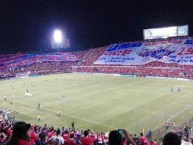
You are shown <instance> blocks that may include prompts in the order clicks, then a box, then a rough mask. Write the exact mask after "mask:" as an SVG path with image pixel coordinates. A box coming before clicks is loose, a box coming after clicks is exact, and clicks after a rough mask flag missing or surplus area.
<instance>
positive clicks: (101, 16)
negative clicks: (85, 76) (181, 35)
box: [0, 0, 193, 54]
mask: <svg viewBox="0 0 193 145" xmlns="http://www.w3.org/2000/svg"><path fill="white" fill-rule="evenodd" d="M185 24H188V25H189V31H190V33H189V34H190V36H192V35H193V0H1V2H0V53H1V54H2V53H15V52H18V51H22V52H26V51H28V52H29V51H38V50H39V49H49V48H50V47H51V46H50V39H51V34H52V32H53V30H54V29H55V28H60V29H62V30H63V31H64V32H65V33H66V36H67V37H68V38H69V39H70V41H71V48H70V49H71V50H83V49H88V48H91V47H93V48H95V47H99V46H104V45H107V44H111V43H117V42H125V41H137V40H142V39H143V29H146V28H157V27H165V26H173V25H185Z"/></svg>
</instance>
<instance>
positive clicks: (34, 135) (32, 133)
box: [30, 131, 38, 145]
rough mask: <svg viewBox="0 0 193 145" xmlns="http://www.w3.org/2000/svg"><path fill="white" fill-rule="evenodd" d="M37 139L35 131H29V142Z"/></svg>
mask: <svg viewBox="0 0 193 145" xmlns="http://www.w3.org/2000/svg"><path fill="white" fill-rule="evenodd" d="M37 140H38V135H37V134H36V133H35V132H33V131H32V132H31V136H30V141H31V144H32V145H33V144H35V142H36V141H37Z"/></svg>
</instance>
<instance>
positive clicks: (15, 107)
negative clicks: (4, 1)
mask: <svg viewBox="0 0 193 145" xmlns="http://www.w3.org/2000/svg"><path fill="white" fill-rule="evenodd" d="M56 33H57V34H56ZM56 35H57V36H56ZM60 35H62V32H60V31H59V30H57V32H55V33H54V39H55V38H56V40H51V45H52V52H51V51H50V52H46V51H45V52H41V51H36V52H33V53H32V52H25V53H24V52H18V53H8V54H0V102H1V103H0V144H1V143H2V144H3V145H4V143H5V142H7V141H8V143H9V137H10V138H11V137H12V134H14V125H15V124H17V123H18V122H20V121H24V122H26V123H27V125H30V127H29V126H28V127H29V128H28V130H30V131H31V136H32V137H31V136H30V145H39V142H41V140H42V137H41V135H40V134H41V133H42V132H46V135H45V137H44V138H46V141H44V142H45V144H50V145H51V144H54V145H55V144H56V143H55V142H51V143H50V142H49V141H50V139H52V137H53V136H55V135H61V136H62V137H63V140H64V142H65V143H64V142H63V143H61V145H62V144H65V145H66V144H67V145H68V144H69V145H71V144H72V142H71V143H69V138H70V135H71V134H73V136H75V137H73V138H75V141H76V144H73V145H84V144H83V143H82V142H83V141H82V140H81V137H82V136H83V135H85V134H84V132H85V131H88V132H89V133H88V134H89V135H87V136H89V137H95V133H96V134H97V136H96V137H95V138H94V139H95V140H92V142H91V144H89V145H92V144H93V145H106V144H108V143H109V138H110V135H109V132H111V131H112V130H118V132H119V133H120V134H121V135H123V134H124V137H123V138H122V139H124V141H122V143H123V144H125V145H126V144H132V145H135V144H133V143H132V141H130V138H129V137H127V134H126V133H123V132H124V130H127V131H128V132H129V134H130V135H131V138H133V140H134V142H135V143H136V144H140V145H147V144H150V145H157V144H158V142H159V143H160V142H162V141H163V138H164V136H165V135H166V134H168V133H171V132H172V133H175V134H177V135H178V137H180V139H181V140H183V141H182V143H183V142H185V141H186V142H185V143H186V144H188V142H192V140H193V134H192V127H193V116H192V111H193V99H192V95H193V92H192V90H193V85H192V83H193V37H190V36H189V26H188V25H180V26H171V27H160V28H151V29H144V30H143V37H144V40H140V41H128V42H119V43H116V42H115V43H109V44H108V45H103V46H100V47H96V48H90V49H85V50H80V51H79V50H76V51H73V50H67V49H66V50H65V49H63V50H62V48H66V47H70V44H69V43H70V42H69V40H68V39H65V40H64V41H62V38H58V37H60ZM141 35H142V32H141ZM92 130H94V131H92ZM120 130H121V131H122V132H120ZM60 131H61V132H60ZM58 132H59V133H58ZM140 133H141V134H142V135H141V136H140ZM143 137H144V138H145V139H144V138H143ZM128 138H129V139H128ZM136 138H137V140H138V141H137V140H136ZM142 138H143V139H142ZM143 140H145V141H143ZM28 141H29V140H28ZM38 141H39V142H38ZM66 142H67V143H66ZM128 142H129V143H128ZM5 144H6V143H5ZM59 144H60V143H58V145H59ZM6 145H9V144H6ZM19 145H20V144H19ZM26 145H27V144H26ZM110 145H111V144H110ZM112 145H113V144H112Z"/></svg>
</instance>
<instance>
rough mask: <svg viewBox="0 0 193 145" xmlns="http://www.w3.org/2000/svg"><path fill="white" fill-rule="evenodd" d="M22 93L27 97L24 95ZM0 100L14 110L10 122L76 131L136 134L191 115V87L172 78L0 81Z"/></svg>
mask: <svg viewBox="0 0 193 145" xmlns="http://www.w3.org/2000/svg"><path fill="white" fill-rule="evenodd" d="M12 86H14V89H13V87H12ZM171 87H174V92H170V89H171ZM178 88H181V92H179V93H178V92H177V89H178ZM26 89H28V91H29V93H32V94H33V96H26V95H25V92H26ZM0 96H2V97H1V100H0V102H1V103H0V107H6V108H10V109H11V110H13V111H17V112H19V114H18V115H16V119H18V120H25V121H27V122H31V123H35V124H40V125H43V124H45V123H47V124H49V125H54V126H56V127H62V126H65V127H70V124H71V122H73V121H74V122H75V127H76V128H78V129H88V128H92V129H95V130H98V131H109V130H112V129H117V128H125V129H127V130H128V131H130V132H132V133H136V132H137V133H138V132H141V131H142V129H143V128H144V129H145V130H146V131H147V130H149V129H152V130H155V129H157V128H159V127H161V126H162V124H163V123H164V121H165V120H170V121H174V120H175V121H177V125H178V124H181V123H183V122H185V121H188V120H189V119H191V118H192V117H193V114H192V111H193V107H192V104H193V84H192V82H185V81H176V80H164V79H150V78H148V79H147V78H129V77H116V76H107V75H89V74H87V75H83V74H58V75H48V76H41V77H34V78H28V79H15V80H5V81H0ZM3 96H7V101H4V100H3ZM63 96H64V97H63ZM10 99H12V100H13V106H11V105H10V102H9V101H8V100H10ZM38 103H40V104H41V109H40V110H38V109H37V105H38ZM57 110H60V111H61V112H62V116H61V117H58V116H57ZM38 113H39V114H40V115H41V119H42V120H41V121H40V122H38V121H37V115H38Z"/></svg>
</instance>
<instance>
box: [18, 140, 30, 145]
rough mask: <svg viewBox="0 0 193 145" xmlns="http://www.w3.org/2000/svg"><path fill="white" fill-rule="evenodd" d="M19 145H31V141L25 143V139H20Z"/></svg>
mask: <svg viewBox="0 0 193 145" xmlns="http://www.w3.org/2000/svg"><path fill="white" fill-rule="evenodd" d="M17 145H30V142H29V141H25V140H23V139H20V140H19V141H18V144H17Z"/></svg>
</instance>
